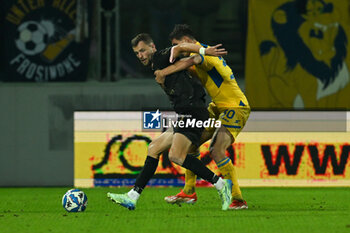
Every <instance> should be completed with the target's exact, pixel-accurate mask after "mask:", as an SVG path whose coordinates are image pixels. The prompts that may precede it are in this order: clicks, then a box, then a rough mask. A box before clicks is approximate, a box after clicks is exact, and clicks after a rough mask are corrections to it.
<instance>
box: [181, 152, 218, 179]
mask: <svg viewBox="0 0 350 233" xmlns="http://www.w3.org/2000/svg"><path fill="white" fill-rule="evenodd" d="M182 167H184V168H186V169H188V170H191V171H192V172H193V173H195V174H196V175H197V176H199V177H200V178H202V179H205V180H206V181H208V182H210V183H212V184H215V183H216V182H217V181H218V180H219V177H218V176H217V175H215V174H214V173H213V172H212V171H210V170H209V169H208V168H207V167H206V166H205V165H204V163H203V162H202V161H200V160H199V159H196V158H195V157H193V156H191V155H187V156H186V159H185V161H184V162H183V164H182Z"/></svg>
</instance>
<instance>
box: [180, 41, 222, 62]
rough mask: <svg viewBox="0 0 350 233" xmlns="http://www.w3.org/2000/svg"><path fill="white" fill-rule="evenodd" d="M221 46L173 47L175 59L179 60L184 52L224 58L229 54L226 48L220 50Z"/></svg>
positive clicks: (188, 44) (190, 44)
mask: <svg viewBox="0 0 350 233" xmlns="http://www.w3.org/2000/svg"><path fill="white" fill-rule="evenodd" d="M221 46H222V44H217V45H215V46H211V47H208V48H204V47H202V46H200V45H198V44H193V43H181V44H178V45H176V46H174V47H173V58H174V59H175V58H177V57H178V56H180V54H181V53H182V52H191V53H198V54H201V55H209V56H216V57H219V56H224V55H226V54H227V51H226V49H225V48H220V47H221Z"/></svg>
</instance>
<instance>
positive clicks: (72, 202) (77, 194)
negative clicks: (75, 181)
mask: <svg viewBox="0 0 350 233" xmlns="http://www.w3.org/2000/svg"><path fill="white" fill-rule="evenodd" d="M62 205H63V208H64V209H65V210H67V211H68V212H82V211H84V210H85V209H86V206H87V196H86V195H85V193H84V192H83V191H81V190H79V189H70V190H68V191H67V192H66V193H65V194H64V195H63V197H62Z"/></svg>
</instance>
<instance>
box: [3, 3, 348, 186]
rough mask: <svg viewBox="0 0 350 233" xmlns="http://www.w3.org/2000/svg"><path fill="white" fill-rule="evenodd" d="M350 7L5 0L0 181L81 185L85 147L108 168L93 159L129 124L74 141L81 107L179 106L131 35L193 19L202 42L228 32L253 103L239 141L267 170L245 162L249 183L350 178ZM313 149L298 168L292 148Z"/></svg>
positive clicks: (219, 39) (156, 34)
mask: <svg viewBox="0 0 350 233" xmlns="http://www.w3.org/2000/svg"><path fill="white" fill-rule="evenodd" d="M349 9H350V3H349V1H347V0H344V1H336V0H317V1H307V0H295V1H289V0H273V1H272V0H271V1H268V2H265V1H259V0H250V1H245V0H217V1H211V0H201V1H197V0H182V1H173V0H169V1H158V0H152V1H141V0H134V1H127V0H115V1H114V0H108V1H107V0H104V1H88V0H76V1H64V0H61V1H60V0H50V1H49V0H36V1H29V0H22V1H20V0H12V1H2V8H1V14H0V16H1V21H0V23H1V25H0V28H1V30H3V31H2V33H1V34H0V36H1V38H0V39H1V43H0V44H1V47H0V48H1V50H0V56H1V60H0V61H1V62H0V65H1V68H0V80H1V83H0V96H1V98H0V109H1V114H0V128H1V134H0V153H1V157H0V176H1V177H2V178H1V180H0V185H1V186H73V185H74V171H75V172H77V171H79V168H75V170H74V156H76V163H75V164H79V162H78V161H79V160H77V153H74V148H75V149H76V150H78V154H79V153H80V154H81V153H85V154H86V158H85V160H86V162H83V163H82V164H85V165H86V167H87V168H88V169H90V171H89V172H90V173H88V175H87V176H88V177H86V178H92V177H93V176H94V175H95V174H97V173H99V174H101V173H104V172H106V171H101V170H98V168H96V167H95V168H94V169H93V168H92V167H93V166H94V165H96V164H98V162H99V160H101V159H103V158H104V156H105V154H104V150H105V148H106V146H107V144H108V142H109V141H108V140H110V139H111V138H113V136H115V135H116V134H117V133H118V130H119V129H116V128H113V127H114V126H113V125H111V124H108V127H110V128H108V127H107V128H104V129H103V130H105V131H103V132H104V133H106V135H107V134H108V137H107V136H105V135H104V136H101V135H98V136H96V137H100V138H99V139H98V142H94V143H99V144H96V145H97V146H95V147H94V145H95V144H93V143H92V144H89V145H88V146H86V145H82V144H80V145H78V144H76V145H75V146H74V138H75V136H74V112H81V111H97V112H103V111H107V112H108V111H142V110H144V109H154V110H156V109H158V108H159V109H170V104H169V102H168V99H167V98H166V97H165V95H164V94H163V92H162V90H161V89H160V88H159V87H158V85H157V84H156V83H155V82H154V79H153V74H152V72H151V71H150V70H148V69H147V68H145V67H143V66H142V65H141V64H139V62H138V60H137V59H136V57H135V55H134V54H133V51H132V49H131V48H130V39H131V38H133V37H134V36H135V35H136V34H137V33H140V32H148V33H150V34H151V35H152V36H153V38H154V40H155V43H156V45H157V47H158V48H164V47H167V46H169V45H170V42H169V41H168V34H169V33H170V32H171V30H172V28H173V26H174V24H177V23H187V24H189V25H191V27H192V29H193V30H194V32H195V33H196V37H197V39H198V40H199V41H201V42H204V43H206V44H217V43H223V47H225V48H226V49H227V50H228V51H229V54H228V55H227V56H226V57H225V59H226V61H227V64H229V65H230V67H231V68H232V69H233V72H234V74H235V76H236V79H237V81H238V84H239V85H240V87H241V89H242V90H243V91H245V92H246V94H247V96H248V99H249V101H250V104H251V107H252V109H253V114H252V117H251V123H249V124H247V129H246V131H245V132H243V133H242V136H241V137H242V141H241V142H239V143H238V144H237V146H236V147H232V150H231V152H230V151H229V152H228V154H230V153H231V155H232V156H238V157H237V159H236V161H237V163H238V164H236V165H237V166H238V168H239V169H240V168H241V169H246V166H247V164H248V162H246V160H244V159H245V158H247V160H249V159H248V158H249V156H250V155H249V156H248V153H255V155H253V158H258V159H259V161H260V162H259V163H256V164H255V165H256V166H257V168H256V169H260V170H259V171H258V172H257V174H256V175H254V176H251V175H249V174H251V173H250V172H249V169H248V170H246V172H247V176H246V177H245V175H244V174H245V173H244V171H243V170H242V171H240V172H241V173H242V174H243V177H244V178H245V179H247V183H246V185H249V186H254V184H255V183H254V182H253V183H251V182H250V181H249V180H259V179H260V180H263V179H271V180H273V179H275V178H276V179H279V178H281V179H285V180H293V178H295V177H296V178H297V179H301V180H303V182H304V185H306V186H307V185H308V184H310V182H309V178H311V179H312V180H321V181H325V182H326V183H327V182H328V184H329V185H331V184H332V183H333V184H335V185H336V186H348V185H349V179H350V174H349V166H350V165H349V164H350V163H349V162H348V161H349V158H348V157H349V146H348V141H349V140H348V139H349V138H350V137H349V134H348V132H349V113H347V112H346V111H348V110H349V109H350V94H349V93H350V85H349V70H348V67H349V65H350V56H349V50H350V47H349V46H348V38H349V36H350V33H349V32H350V30H349V27H350V17H349V15H350V13H349V12H350V10H349ZM276 116H277V117H276ZM298 120H299V121H298ZM259 122H260V123H261V122H263V123H261V124H260V123H259ZM295 122H296V123H295ZM313 123H315V125H313ZM259 124H260V125H259ZM310 124H311V125H312V126H310ZM77 125H78V126H79V127H80V126H81V127H82V128H81V129H82V130H85V131H86V130H87V129H86V128H84V127H85V126H84V125H83V126H82V125H81V124H77ZM271 125H273V127H272V128H273V129H271ZM286 125H289V127H287V128H283V126H286ZM329 125H331V126H329ZM260 126H261V127H260ZM306 126H309V128H308V127H306ZM95 130H96V129H95ZM267 131H269V132H270V134H269V133H266V132H267ZM255 132H258V133H255ZM271 132H272V133H271ZM283 133H286V134H283ZM113 134H115V135H113ZM254 135H255V136H254ZM256 135H258V136H256ZM286 135H288V136H286ZM129 136H130V135H129ZM148 136H149V137H150V138H152V135H151V136H150V135H148ZM153 136H154V135H153ZM86 137H90V136H86ZM86 137H85V138H84V137H83V141H84V140H85V141H84V142H87V141H86V140H87V139H86ZM101 137H102V138H103V139H101ZM76 138H77V137H76ZM89 140H90V141H89ZM89 140H88V141H89V142H92V139H91V138H89ZM268 142H271V143H272V144H271V145H266V143H268ZM120 143H121V142H120ZM254 143H255V144H254ZM253 144H254V145H256V146H257V147H256V148H253V147H250V146H251V145H253ZM116 145H117V146H116V148H114V152H113V153H115V155H116V157H118V156H120V151H118V150H119V149H118V148H119V146H120V144H118V143H117V144H116ZM242 145H243V146H242ZM240 146H241V147H240ZM298 146H299V147H298ZM82 148H85V151H81V150H80V149H82ZM86 148H90V149H91V151H94V152H93V153H92V152H91V153H90V154H89V152H88V151H86ZM93 148H95V149H93ZM242 148H243V149H242ZM247 148H253V149H252V150H249V149H247ZM298 150H299V151H298ZM76 152H77V151H76ZM299 152H300V156H299V154H298V153H299ZM111 153H112V152H111ZM128 153H129V155H130V153H131V154H132V152H130V151H129V152H128ZM140 153H141V152H140ZM142 153H146V152H145V151H142ZM142 153H141V155H140V158H138V159H139V160H137V161H139V162H135V163H136V164H137V165H138V166H139V165H142V163H141V162H142V155H143V154H142ZM235 153H236V154H235ZM264 153H265V154H264ZM306 153H308V154H306ZM233 154H235V155H233ZM246 154H247V155H246ZM303 154H305V155H304V156H303V157H302V159H301V160H299V162H300V164H301V166H303V167H302V169H301V170H298V165H299V163H298V161H297V162H295V161H294V160H293V158H294V157H293V156H299V159H300V157H301V156H302V155H303ZM244 156H246V157H244ZM264 156H265V157H264ZM266 156H267V157H266ZM269 156H270V157H269ZM203 157H205V152H203ZM268 157H269V158H270V160H271V161H270V160H269V159H268ZM105 159H108V157H107V158H106V157H105ZM131 160H132V159H131ZM287 160H288V162H286V161H287ZM88 161H90V162H88ZM140 161H141V162H140ZM276 161H277V162H276ZM339 161H340V162H339ZM209 162H210V161H209ZM294 162H295V163H294ZM138 163H140V164H138ZM251 163H254V161H252V162H251ZM276 164H277V165H276ZM281 164H282V165H281ZM310 164H311V165H310ZM85 165H84V166H85ZM124 165H125V164H124ZM279 165H281V166H279ZM115 166H119V167H118V169H122V168H121V167H120V166H122V165H118V164H117V165H115ZM239 166H241V167H239ZM276 166H277V167H276ZM295 166H297V167H295ZM96 169H97V170H98V171H97V170H96ZM124 169H126V170H127V168H124ZM164 169H166V167H165V168H164ZM251 169H253V168H251ZM93 171H94V172H95V173H94V172H93ZM123 171H124V170H123ZM137 171H138V170H137V169H136V170H131V171H130V174H131V176H130V177H135V175H136V174H137ZM124 172H125V171H124ZM298 172H299V173H298ZM126 173H128V172H126ZM296 173H297V174H296ZM76 174H77V173H76ZM180 175H181V174H180ZM130 177H129V178H130ZM292 183H293V182H292ZM311 183H312V182H311ZM258 184H260V185H264V183H259V182H258ZM288 184H290V183H288V182H287V183H283V184H282V185H288ZM322 184H323V183H322V182H321V183H317V184H316V185H322ZM275 185H277V186H278V184H275ZM280 185H281V184H280ZM313 185H314V184H313Z"/></svg>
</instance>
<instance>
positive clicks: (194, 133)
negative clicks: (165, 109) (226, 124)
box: [174, 108, 209, 147]
mask: <svg viewBox="0 0 350 233" xmlns="http://www.w3.org/2000/svg"><path fill="white" fill-rule="evenodd" d="M178 114H179V115H180V116H179V118H178V122H180V121H183V122H184V123H183V126H184V127H180V125H178V126H177V127H174V133H180V134H183V135H184V136H186V137H187V138H188V139H189V140H190V141H191V142H192V144H193V145H195V146H197V147H199V146H200V139H201V136H202V133H203V131H204V129H205V127H204V126H203V125H202V127H196V122H197V121H202V122H204V121H206V120H208V119H209V113H208V110H207V109H206V108H194V109H193V110H190V111H186V112H182V113H178ZM193 122H194V124H193Z"/></svg>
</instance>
